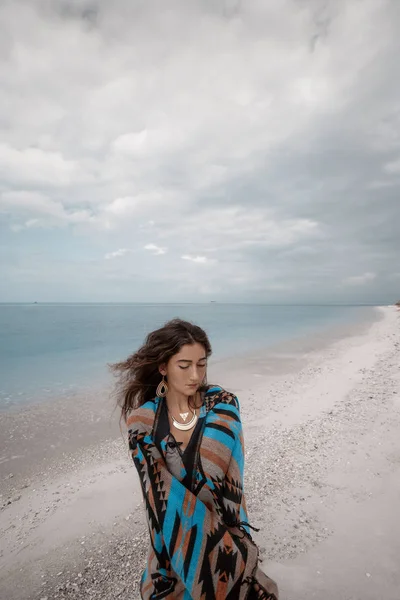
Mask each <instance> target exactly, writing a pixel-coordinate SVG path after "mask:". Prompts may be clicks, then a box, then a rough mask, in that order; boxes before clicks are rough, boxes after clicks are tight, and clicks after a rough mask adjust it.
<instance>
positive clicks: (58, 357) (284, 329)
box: [0, 302, 374, 410]
mask: <svg viewBox="0 0 400 600" xmlns="http://www.w3.org/2000/svg"><path fill="white" fill-rule="evenodd" d="M373 310H374V309H373V307H365V306H331V305H330V306H310V305H307V306H289V305H285V306H271V305H263V304H220V303H218V302H210V303H208V304H44V303H43V304H42V303H39V304H36V303H35V304H0V410H7V409H8V408H10V407H15V406H17V407H18V406H21V405H23V404H26V403H34V402H40V401H43V400H49V399H50V400H51V399H52V398H56V397H57V398H59V397H60V396H62V397H65V398H66V399H68V398H73V397H76V395H77V394H80V393H82V392H85V391H88V390H90V389H94V388H96V389H98V388H100V387H101V386H103V385H107V384H108V383H111V381H112V376H111V375H110V372H109V369H108V367H107V365H108V364H109V363H113V362H116V361H118V360H122V359H124V358H126V357H127V356H128V355H130V354H132V353H133V352H134V351H135V350H136V349H138V348H139V347H140V346H141V344H142V343H143V341H144V339H145V337H146V335H147V334H148V333H149V332H150V331H152V330H154V329H156V328H158V327H160V326H161V325H163V324H164V323H165V322H166V321H168V320H169V319H171V318H174V317H180V318H182V319H186V320H189V321H192V322H194V323H196V324H197V325H200V327H203V328H204V329H205V330H206V332H207V334H208V336H209V338H210V341H211V345H212V348H213V358H214V359H215V360H218V359H226V358H229V357H233V356H238V355H246V354H249V353H252V354H254V353H255V352H258V351H260V352H261V351H262V350H265V349H268V348H271V347H272V346H274V345H276V344H278V343H281V342H283V341H285V340H290V339H293V338H298V337H301V336H308V335H310V334H314V333H317V332H319V331H321V330H323V329H327V328H331V327H332V326H335V325H339V324H345V323H354V322H355V321H360V320H365V319H368V318H369V317H371V318H372V316H373Z"/></svg>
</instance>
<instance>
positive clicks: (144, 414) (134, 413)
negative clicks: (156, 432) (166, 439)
mask: <svg viewBox="0 0 400 600" xmlns="http://www.w3.org/2000/svg"><path fill="white" fill-rule="evenodd" d="M155 412H156V398H153V399H151V400H147V401H146V402H145V403H144V404H142V405H141V406H138V407H137V408H134V409H132V410H131V412H130V413H129V416H128V418H127V420H126V425H127V427H128V428H132V427H134V426H135V425H136V426H139V425H140V424H142V425H144V426H145V427H149V426H152V424H153V423H154V417H155Z"/></svg>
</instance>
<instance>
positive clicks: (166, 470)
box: [113, 319, 278, 600]
mask: <svg viewBox="0 0 400 600" xmlns="http://www.w3.org/2000/svg"><path fill="white" fill-rule="evenodd" d="M210 355H211V346H210V342H209V340H208V338H207V335H206V333H205V332H204V331H203V330H202V329H201V328H200V327H197V326H196V325H193V324H191V323H188V322H186V321H182V320H180V319H174V320H173V321H170V322H169V323H167V324H166V325H165V326H164V327H162V328H161V329H158V330H157V331H153V332H152V333H150V334H149V335H148V336H147V339H146V341H145V343H144V345H143V346H142V347H141V348H140V349H139V350H138V351H137V352H135V354H133V355H132V356H130V357H129V358H128V359H127V360H126V361H124V362H121V363H118V364H116V365H114V366H113V369H114V371H115V372H116V374H117V376H118V377H119V379H118V381H117V393H118V403H119V405H120V407H121V409H122V416H123V418H124V420H125V422H126V424H127V427H128V432H129V447H130V450H131V452H132V457H133V461H134V464H135V466H136V468H137V471H138V474H139V478H140V482H141V487H142V492H143V497H144V501H145V506H146V517H147V522H148V527H149V532H150V542H151V544H150V548H149V552H148V557H147V566H146V568H145V570H144V572H143V573H142V577H141V580H140V594H141V597H142V599H143V600H159V599H161V598H165V599H166V600H244V599H246V600H250V599H252V598H257V599H259V600H261V599H262V600H267V599H269V600H276V599H277V598H278V590H277V587H276V584H275V583H274V582H273V581H272V580H271V579H270V578H269V577H267V576H266V575H265V574H264V573H263V572H262V571H261V569H260V568H259V567H258V561H259V558H258V548H257V546H256V544H255V543H254V541H253V540H252V538H251V535H250V532H249V527H251V526H250V525H249V524H248V523H247V509H246V502H245V497H244V494H243V470H244V445H243V433H242V424H241V420H240V409H239V402H238V399H237V398H236V396H234V395H233V394H230V393H228V392H226V391H225V390H223V389H222V388H221V387H219V386H210V385H208V384H207V383H206V374H207V359H208V358H209V356H210ZM253 529H254V528H253Z"/></svg>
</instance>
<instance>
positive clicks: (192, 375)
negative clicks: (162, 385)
mask: <svg viewBox="0 0 400 600" xmlns="http://www.w3.org/2000/svg"><path fill="white" fill-rule="evenodd" d="M206 371H207V356H206V351H205V349H204V347H203V346H202V345H201V344H198V343H195V344H185V345H184V346H182V348H181V349H180V351H179V352H178V353H177V354H175V355H174V356H172V357H171V358H170V359H169V361H168V363H167V365H163V366H162V367H160V373H161V374H162V375H166V376H167V379H168V389H169V390H171V391H173V392H175V393H180V394H184V395H185V396H193V395H194V394H195V393H196V391H197V389H198V388H199V386H200V385H201V383H202V381H203V379H204V377H205V375H206Z"/></svg>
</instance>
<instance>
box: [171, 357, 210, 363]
mask: <svg viewBox="0 0 400 600" xmlns="http://www.w3.org/2000/svg"><path fill="white" fill-rule="evenodd" d="M201 360H207V357H206V356H205V357H204V358H199V360H198V361H197V362H200V361H201ZM178 362H186V363H191V362H193V361H192V360H188V359H187V358H181V359H179V360H178Z"/></svg>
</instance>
